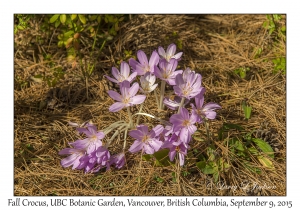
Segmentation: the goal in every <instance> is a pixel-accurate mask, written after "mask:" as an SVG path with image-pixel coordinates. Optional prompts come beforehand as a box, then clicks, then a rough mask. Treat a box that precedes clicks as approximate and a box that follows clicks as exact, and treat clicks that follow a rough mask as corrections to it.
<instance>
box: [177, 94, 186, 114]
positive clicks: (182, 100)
mask: <svg viewBox="0 0 300 210" xmlns="http://www.w3.org/2000/svg"><path fill="white" fill-rule="evenodd" d="M184 99H185V98H184V97H182V98H181V101H180V104H179V107H178V112H177V113H178V114H179V112H180V108H181V107H183V104H184Z"/></svg>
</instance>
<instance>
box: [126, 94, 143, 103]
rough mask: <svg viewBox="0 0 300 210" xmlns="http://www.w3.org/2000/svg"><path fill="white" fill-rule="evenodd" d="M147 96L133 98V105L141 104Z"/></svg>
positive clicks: (131, 101)
mask: <svg viewBox="0 0 300 210" xmlns="http://www.w3.org/2000/svg"><path fill="white" fill-rule="evenodd" d="M145 99H146V96H145V95H136V96H133V97H132V98H131V100H130V103H131V104H141V103H143V102H144V101H145Z"/></svg>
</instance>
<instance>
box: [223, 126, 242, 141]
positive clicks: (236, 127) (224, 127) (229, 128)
mask: <svg viewBox="0 0 300 210" xmlns="http://www.w3.org/2000/svg"><path fill="white" fill-rule="evenodd" d="M231 129H235V130H244V128H243V127H242V126H240V125H238V124H232V123H224V124H223V126H222V127H221V128H220V129H219V131H218V137H219V140H222V139H223V137H224V135H223V134H224V132H227V131H229V130H231Z"/></svg>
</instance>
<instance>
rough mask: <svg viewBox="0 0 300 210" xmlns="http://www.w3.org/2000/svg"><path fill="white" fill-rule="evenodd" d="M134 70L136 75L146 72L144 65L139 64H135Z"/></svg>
mask: <svg viewBox="0 0 300 210" xmlns="http://www.w3.org/2000/svg"><path fill="white" fill-rule="evenodd" d="M135 72H136V73H137V75H144V74H145V73H146V72H145V69H144V66H142V65H141V64H137V65H136V66H135Z"/></svg>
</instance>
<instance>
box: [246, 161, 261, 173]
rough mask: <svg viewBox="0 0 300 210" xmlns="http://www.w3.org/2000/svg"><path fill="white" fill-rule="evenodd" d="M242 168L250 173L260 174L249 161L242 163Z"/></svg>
mask: <svg viewBox="0 0 300 210" xmlns="http://www.w3.org/2000/svg"><path fill="white" fill-rule="evenodd" d="M243 166H244V167H245V168H246V169H248V170H249V171H251V172H254V173H257V174H261V170H260V169H259V168H256V167H254V166H253V165H252V163H250V162H249V161H243Z"/></svg>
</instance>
